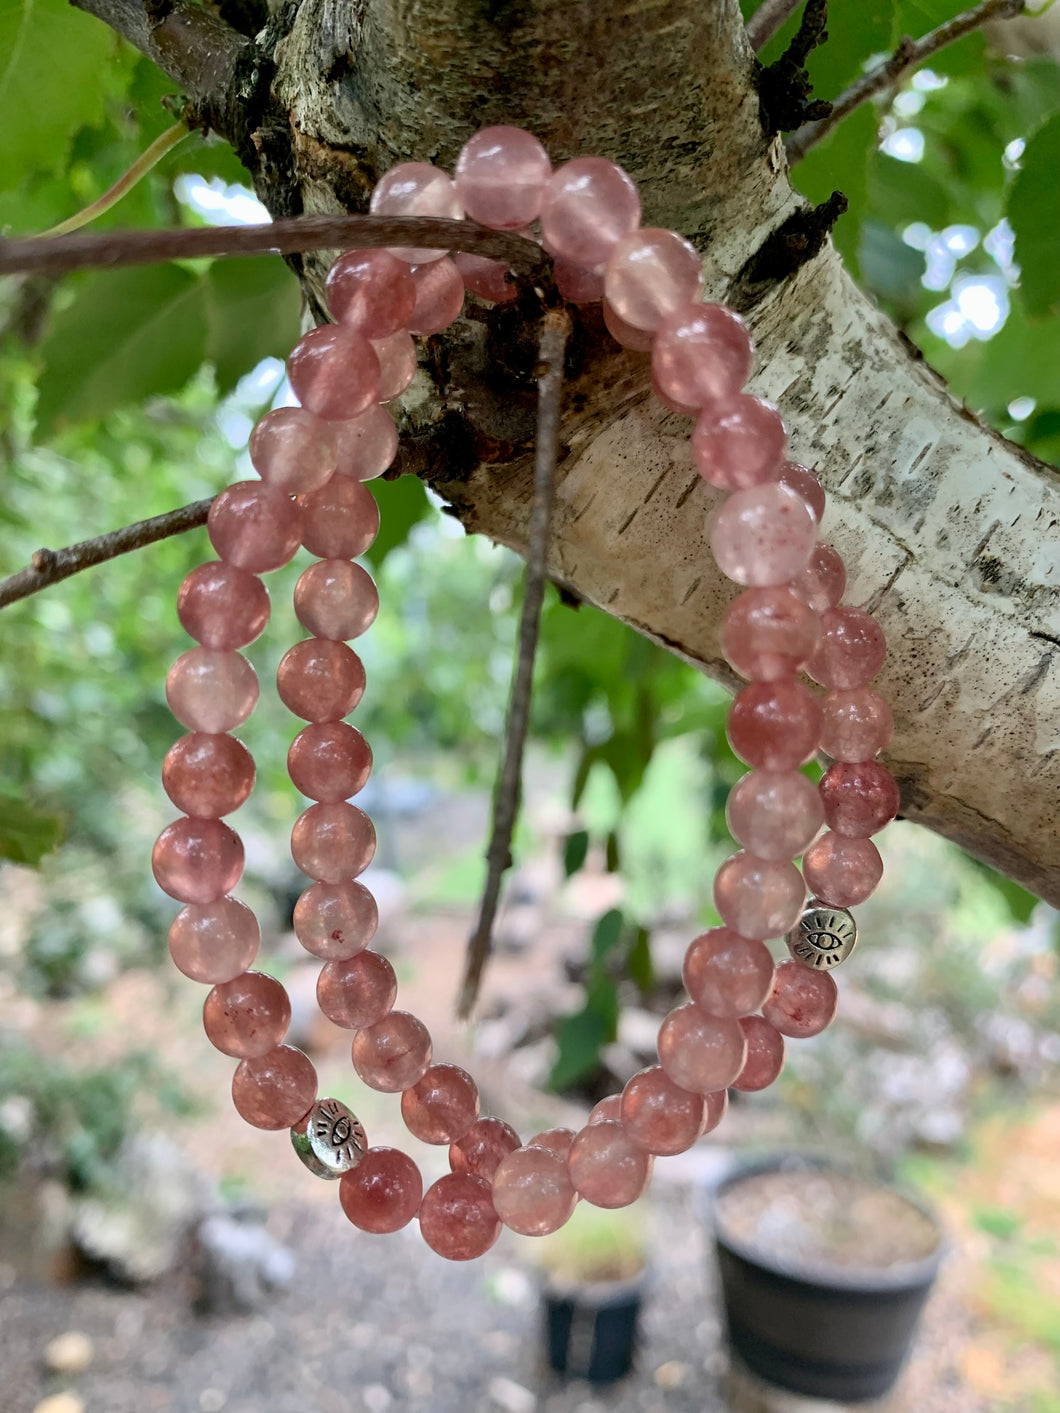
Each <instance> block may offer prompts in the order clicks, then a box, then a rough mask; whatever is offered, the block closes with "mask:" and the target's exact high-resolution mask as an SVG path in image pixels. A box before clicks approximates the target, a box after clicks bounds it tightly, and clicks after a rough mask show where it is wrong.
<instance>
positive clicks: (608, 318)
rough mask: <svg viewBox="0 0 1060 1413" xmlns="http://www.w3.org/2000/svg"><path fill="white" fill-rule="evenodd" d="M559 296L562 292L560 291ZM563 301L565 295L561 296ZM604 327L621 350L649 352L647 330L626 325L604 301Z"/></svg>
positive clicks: (649, 338)
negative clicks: (629, 349)
mask: <svg viewBox="0 0 1060 1413" xmlns="http://www.w3.org/2000/svg"><path fill="white" fill-rule="evenodd" d="M560 294H563V291H562V290H560ZM563 297H564V298H565V299H566V298H568V296H567V295H564V296H563ZM601 307H602V309H603V315H604V326H605V328H606V329H607V332H608V333H609V334H610V335H611V337H612V338H613V339H614V340H615V342H616V343H620V344H621V345H622V347H623V348H631V349H633V351H634V352H635V353H648V352H650V351H651V346H652V342H653V337H654V336H653V335H652V334H650V333H648V331H647V329H635V328H634V327H633V325H632V324H627V323H626V321H625V319H622V318H620V317H619V316H618V315H617V314H616V313H615V311H614V310H613V309H612V308H611V306H610V304H608V302H607V300H606V299H605V300H604V301H603V303H602V306H601Z"/></svg>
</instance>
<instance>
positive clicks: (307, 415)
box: [249, 407, 335, 495]
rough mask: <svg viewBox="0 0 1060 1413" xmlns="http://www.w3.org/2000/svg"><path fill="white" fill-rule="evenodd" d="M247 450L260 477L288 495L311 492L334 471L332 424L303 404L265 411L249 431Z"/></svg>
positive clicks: (328, 478)
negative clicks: (315, 414) (306, 408)
mask: <svg viewBox="0 0 1060 1413" xmlns="http://www.w3.org/2000/svg"><path fill="white" fill-rule="evenodd" d="M249 451H250V461H251V465H252V466H253V467H254V470H255V471H256V472H257V473H258V475H259V476H260V477H261V479H262V480H263V481H266V482H267V483H268V484H269V485H270V486H275V487H276V489H277V490H279V491H286V492H287V494H288V495H305V494H306V493H307V492H308V491H315V490H316V489H317V488H318V486H322V485H323V484H324V482H325V481H327V480H330V478H331V476H332V475H333V474H334V472H335V438H334V428H333V424H332V423H330V422H324V421H322V420H321V419H320V418H319V417H314V415H313V414H312V412H307V411H306V410H305V408H304V407H277V408H275V409H274V410H273V411H272V412H266V414H265V416H264V417H262V419H261V421H260V422H259V423H258V425H257V426H256V427H255V428H254V430H253V431H252V432H251V434H250V447H249Z"/></svg>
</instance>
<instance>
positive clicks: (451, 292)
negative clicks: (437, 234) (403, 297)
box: [409, 256, 464, 334]
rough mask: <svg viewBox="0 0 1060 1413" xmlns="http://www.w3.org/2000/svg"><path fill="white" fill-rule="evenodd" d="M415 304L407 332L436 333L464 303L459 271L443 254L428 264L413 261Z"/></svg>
mask: <svg viewBox="0 0 1060 1413" xmlns="http://www.w3.org/2000/svg"><path fill="white" fill-rule="evenodd" d="M412 278H413V280H414V281H415V284H416V304H415V307H414V309H413V311H412V317H411V318H410V319H409V332H410V333H413V334H437V333H440V332H441V330H442V329H447V328H448V327H449V325H450V324H451V323H452V322H453V320H454V319H456V318H458V317H459V315H460V311H461V309H463V307H464V281H463V280H462V279H461V278H460V271H459V270H458V269H457V268H456V266H455V265H454V264H453V262H452V261H451V260H450V259H449V258H448V257H447V256H446V257H443V258H442V259H441V260H435V261H433V262H432V263H431V264H429V265H414V266H413V268H412Z"/></svg>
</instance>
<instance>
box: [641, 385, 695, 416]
mask: <svg viewBox="0 0 1060 1413" xmlns="http://www.w3.org/2000/svg"><path fill="white" fill-rule="evenodd" d="M651 390H652V392H653V393H654V394H655V397H656V400H657V401H658V402H661V403H662V405H663V407H665V408H666V409H667V410H668V411H670V412H674V413H676V414H677V416H678V417H695V416H696V414H697V412H698V411H699V409H698V408H696V407H686V406H685V405H684V404H683V403H680V402H675V401H674V400H673V398H672V397H671V396H670V395H669V393H665V392H663V390H662V388H660V386H659V384H658V383H657V382H656V381H655V378H654V377H653V378H652V380H651Z"/></svg>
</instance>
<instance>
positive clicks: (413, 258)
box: [369, 162, 464, 265]
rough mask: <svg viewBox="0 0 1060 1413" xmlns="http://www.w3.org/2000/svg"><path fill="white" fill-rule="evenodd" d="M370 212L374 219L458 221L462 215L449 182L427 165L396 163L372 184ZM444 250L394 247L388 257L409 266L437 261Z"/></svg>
mask: <svg viewBox="0 0 1060 1413" xmlns="http://www.w3.org/2000/svg"><path fill="white" fill-rule="evenodd" d="M369 210H370V211H371V212H372V214H373V215H375V216H444V217H446V218H447V219H448V220H450V221H459V220H460V219H461V218H462V217H463V214H464V209H463V207H462V206H461V204H460V198H459V197H458V196H457V194H456V188H455V187H454V186H453V183H452V181H451V180H450V179H449V177H448V176H447V175H446V174H445V172H442V171H439V170H438V168H437V167H432V166H431V164H430V163H429V162H399V163H398V165H397V166H396V167H391V168H390V170H389V172H385V173H384V174H383V176H381V177H380V178H379V180H378V181H377V182H376V184H375V190H374V191H373V192H372V199H371V202H370V203H369ZM445 253H446V252H445V251H444V250H420V249H418V248H417V247H415V246H401V245H395V246H392V247H391V254H392V255H396V256H397V257H398V259H399V260H407V261H408V263H409V264H410V265H426V264H427V263H428V262H429V261H431V260H440V259H441V258H442V256H443V255H445Z"/></svg>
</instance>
